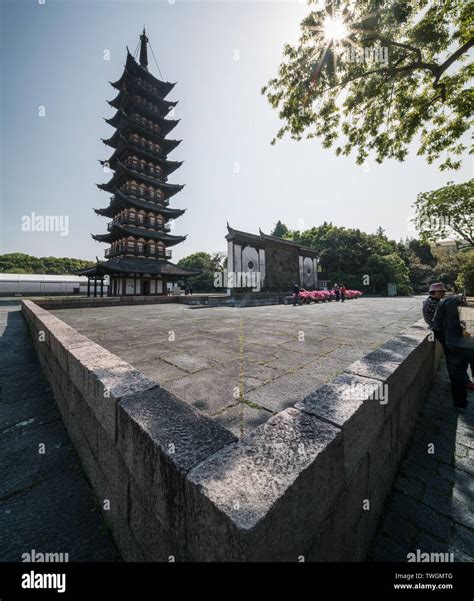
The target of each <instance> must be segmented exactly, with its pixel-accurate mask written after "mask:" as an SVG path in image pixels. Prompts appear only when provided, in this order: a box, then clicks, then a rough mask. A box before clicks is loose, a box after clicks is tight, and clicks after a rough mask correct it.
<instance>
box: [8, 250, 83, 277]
mask: <svg viewBox="0 0 474 601" xmlns="http://www.w3.org/2000/svg"><path fill="white" fill-rule="evenodd" d="M94 265H95V262H94V261H84V260H83V259H70V258H67V257H33V256H31V255H25V254H24V253H10V254H7V255H0V273H45V274H49V275H67V274H68V273H74V272H75V271H77V270H78V269H87V268H88V267H93V266H94Z"/></svg>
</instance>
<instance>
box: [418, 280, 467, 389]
mask: <svg viewBox="0 0 474 601" xmlns="http://www.w3.org/2000/svg"><path fill="white" fill-rule="evenodd" d="M446 292H447V290H446V288H445V287H444V284H443V283H442V282H436V283H435V284H431V286H430V290H429V296H428V298H427V299H426V300H425V301H424V302H423V319H424V320H425V321H426V323H427V324H428V327H429V329H430V330H432V331H433V334H434V337H435V338H436V340H438V342H439V343H440V344H441V346H442V347H443V351H444V356H445V357H446V367H447V369H448V374H449V377H450V378H451V371H452V369H451V368H453V369H454V368H455V364H456V361H454V364H453V363H452V360H453V354H452V353H450V352H449V349H447V348H446V340H445V336H444V332H443V329H442V328H439V329H435V328H434V325H433V320H434V316H435V313H436V310H437V309H438V306H439V304H440V301H442V300H443V298H444V297H445V295H446ZM456 298H457V297H456ZM458 318H459V317H458ZM473 366H474V362H472V363H471V371H472V369H473ZM473 373H474V372H473ZM464 386H465V387H466V388H468V389H469V390H474V383H473V382H471V380H470V378H469V376H468V373H467V365H466V371H465V373H464Z"/></svg>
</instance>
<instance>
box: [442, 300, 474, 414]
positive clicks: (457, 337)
mask: <svg viewBox="0 0 474 601" xmlns="http://www.w3.org/2000/svg"><path fill="white" fill-rule="evenodd" d="M461 304H462V298H461V297H460V296H450V297H449V298H446V299H444V300H441V301H440V302H439V304H438V308H437V309H436V313H435V316H434V319H433V331H434V332H435V333H437V335H438V336H440V341H441V340H442V341H443V342H444V347H443V348H444V351H445V353H446V364H447V367H448V373H449V378H450V380H451V390H452V394H453V400H454V406H455V407H466V406H467V390H466V370H467V366H468V364H469V363H470V364H471V365H474V338H471V337H470V336H469V335H468V334H467V333H465V332H464V330H463V327H462V325H461V320H460V319H459V311H458V309H459V307H460V305H461ZM469 388H471V386H469Z"/></svg>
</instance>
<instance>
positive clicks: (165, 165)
mask: <svg viewBox="0 0 474 601" xmlns="http://www.w3.org/2000/svg"><path fill="white" fill-rule="evenodd" d="M124 150H129V151H132V152H134V153H136V154H137V155H139V156H140V157H144V158H145V159H147V160H150V161H154V162H155V163H158V165H160V167H161V168H162V170H163V173H164V175H165V177H168V175H170V174H171V173H173V171H176V169H178V168H179V167H181V165H182V164H183V163H184V161H168V160H167V159H163V158H160V157H158V156H156V155H155V154H153V153H151V152H149V151H148V150H145V149H144V148H141V147H140V146H138V145H136V144H133V143H132V142H128V140H127V139H126V138H124V137H123V136H121V140H120V142H119V144H118V146H117V148H115V149H114V152H113V154H112V156H111V157H110V159H109V160H107V161H102V160H99V162H100V164H101V165H105V164H107V165H109V166H110V167H112V168H113V169H114V165H115V164H116V163H118V162H119V157H120V155H121V153H122V152H123V151H124Z"/></svg>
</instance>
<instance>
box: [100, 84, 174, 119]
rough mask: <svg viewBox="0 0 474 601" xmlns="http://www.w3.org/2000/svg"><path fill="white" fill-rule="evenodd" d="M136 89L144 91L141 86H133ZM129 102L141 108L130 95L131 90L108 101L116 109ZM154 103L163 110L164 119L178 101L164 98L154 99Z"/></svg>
mask: <svg viewBox="0 0 474 601" xmlns="http://www.w3.org/2000/svg"><path fill="white" fill-rule="evenodd" d="M133 87H134V88H135V89H137V90H139V91H142V90H141V88H140V86H136V85H134V86H133ZM124 100H125V101H129V102H130V104H132V105H133V106H140V104H139V103H137V102H134V100H133V94H130V89H128V90H119V92H118V94H116V96H115V98H113V99H112V100H107V103H108V104H109V105H110V106H111V107H113V108H115V109H119V108H120V107H121V106H122V102H123V101H124ZM154 102H156V105H157V106H158V107H159V108H162V109H163V111H162V112H161V113H160V115H161V116H162V117H164V116H166V115H167V114H168V113H169V112H170V110H171V109H172V108H174V107H175V106H176V105H177V104H178V100H165V99H164V98H154Z"/></svg>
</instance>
